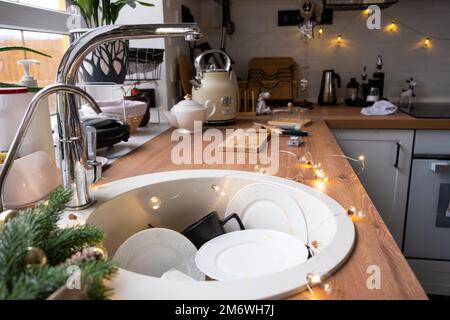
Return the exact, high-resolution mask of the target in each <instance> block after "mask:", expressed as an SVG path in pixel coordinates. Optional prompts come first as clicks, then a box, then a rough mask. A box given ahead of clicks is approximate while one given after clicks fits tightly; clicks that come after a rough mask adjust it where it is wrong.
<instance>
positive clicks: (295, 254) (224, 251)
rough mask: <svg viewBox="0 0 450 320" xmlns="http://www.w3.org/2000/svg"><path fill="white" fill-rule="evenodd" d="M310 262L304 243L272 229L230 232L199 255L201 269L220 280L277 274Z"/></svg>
mask: <svg viewBox="0 0 450 320" xmlns="http://www.w3.org/2000/svg"><path fill="white" fill-rule="evenodd" d="M307 259H308V250H307V248H306V246H305V245H304V244H303V242H302V241H301V240H300V239H298V238H296V237H293V236H291V235H289V234H286V233H283V232H278V231H272V230H244V231H236V232H231V233H227V234H225V235H223V236H220V237H217V238H215V239H213V240H211V241H209V242H208V243H206V244H205V245H204V246H203V247H201V248H200V250H199V251H198V253H197V256H196V257H195V262H196V263H197V266H198V268H199V269H200V270H201V271H202V272H203V273H205V274H206V275H207V276H209V277H210V278H212V279H216V280H219V281H225V280H237V279H247V278H253V277H258V276H263V275H268V274H272V273H277V272H280V271H283V270H286V269H289V268H291V267H294V266H297V265H299V264H301V263H303V262H305V261H306V260H307Z"/></svg>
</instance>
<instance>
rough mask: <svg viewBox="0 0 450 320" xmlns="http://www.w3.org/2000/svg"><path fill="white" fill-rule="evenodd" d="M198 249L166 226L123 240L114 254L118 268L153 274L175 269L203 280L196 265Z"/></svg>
mask: <svg viewBox="0 0 450 320" xmlns="http://www.w3.org/2000/svg"><path fill="white" fill-rule="evenodd" d="M196 253H197V248H195V246H194V245H193V244H192V242H191V241H189V240H188V239H187V238H186V237H185V236H183V235H182V234H180V233H178V232H175V231H172V230H169V229H157V228H155V229H148V230H144V231H141V232H139V233H137V234H135V235H133V236H132V237H130V238H129V239H128V240H127V241H125V242H124V243H123V244H122V245H121V246H120V248H119V249H117V252H116V254H115V255H114V260H115V261H116V262H117V264H118V265H119V267H120V268H122V269H125V270H128V271H132V272H135V273H139V274H144V275H147V276H152V277H157V278H159V277H161V276H162V275H164V274H165V273H166V272H167V271H169V270H172V269H176V270H179V271H181V272H182V273H185V274H186V275H188V276H189V277H191V278H193V279H195V280H198V281H203V280H205V275H204V274H203V273H201V272H200V270H198V268H197V266H196V264H195V255H196Z"/></svg>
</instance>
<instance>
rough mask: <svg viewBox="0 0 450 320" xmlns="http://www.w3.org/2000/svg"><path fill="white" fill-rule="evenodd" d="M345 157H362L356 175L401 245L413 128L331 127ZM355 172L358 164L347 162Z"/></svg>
mask: <svg viewBox="0 0 450 320" xmlns="http://www.w3.org/2000/svg"><path fill="white" fill-rule="evenodd" d="M333 133H334V135H335V138H336V140H337V141H338V143H339V145H340V146H341V148H342V149H343V151H344V154H345V155H346V156H348V157H351V158H355V159H357V158H358V156H359V155H364V157H365V170H364V171H363V172H362V173H361V174H360V176H359V178H360V180H361V182H362V184H363V185H364V187H365V189H366V191H367V193H368V194H369V196H370V198H371V199H372V201H373V203H374V204H375V206H376V208H377V210H378V212H379V213H380V215H381V217H382V218H383V220H384V222H385V223H386V225H387V227H388V228H389V230H390V232H391V233H392V235H393V236H394V239H395V240H396V242H397V244H398V245H399V246H400V247H402V244H403V243H402V242H403V233H404V225H405V217H406V207H407V199H408V186H409V177H410V170H411V159H412V150H413V141H414V130H374V129H370V130H369V129H364V130H359V129H334V130H333ZM351 164H352V166H354V169H355V171H356V172H359V171H360V170H361V164H360V163H356V162H351Z"/></svg>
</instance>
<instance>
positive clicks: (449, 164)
mask: <svg viewBox="0 0 450 320" xmlns="http://www.w3.org/2000/svg"><path fill="white" fill-rule="evenodd" d="M431 171H433V172H450V161H435V162H432V163H431Z"/></svg>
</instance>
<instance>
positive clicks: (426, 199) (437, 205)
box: [404, 130, 450, 295]
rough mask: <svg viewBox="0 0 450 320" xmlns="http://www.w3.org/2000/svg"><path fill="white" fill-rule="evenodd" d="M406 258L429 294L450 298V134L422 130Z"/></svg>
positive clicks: (417, 142) (416, 150)
mask: <svg viewBox="0 0 450 320" xmlns="http://www.w3.org/2000/svg"><path fill="white" fill-rule="evenodd" d="M411 172H412V173H411V183H410V185H411V186H410V191H409V201H408V212H407V222H406V230H405V243H404V254H405V256H406V258H407V259H408V262H409V263H410V264H411V266H412V268H413V269H414V271H415V273H416V274H417V277H418V278H419V280H420V282H421V283H422V285H423V286H424V288H425V289H426V291H427V292H428V293H432V294H441V295H450V250H449V244H450V131H438V130H418V131H417V132H416V138H415V146H414V156H413V162H412V170H411Z"/></svg>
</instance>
